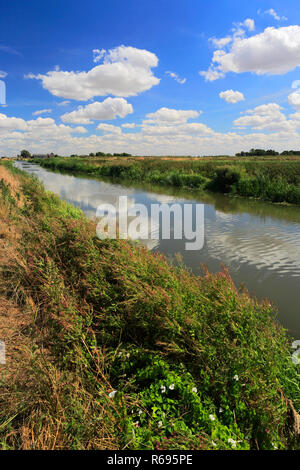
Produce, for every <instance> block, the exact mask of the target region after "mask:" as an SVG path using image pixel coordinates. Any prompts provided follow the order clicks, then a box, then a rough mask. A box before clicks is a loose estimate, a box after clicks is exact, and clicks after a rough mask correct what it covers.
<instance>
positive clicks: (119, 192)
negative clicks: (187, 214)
mask: <svg viewBox="0 0 300 470" xmlns="http://www.w3.org/2000/svg"><path fill="white" fill-rule="evenodd" d="M25 169H26V171H30V172H31V171H32V170H37V171H35V173H36V175H37V176H38V177H39V178H40V179H41V180H42V181H43V182H44V185H45V187H46V189H48V190H50V191H53V192H54V193H56V194H59V195H60V197H62V198H63V199H65V200H67V201H69V202H71V203H72V204H74V205H76V206H77V207H80V208H81V209H82V210H83V211H84V213H85V214H86V215H87V216H88V217H90V218H93V217H95V216H96V210H97V207H98V206H99V205H100V204H103V203H108V204H112V205H114V206H116V208H117V209H118V198H119V196H128V206H129V207H132V206H133V205H134V204H137V203H139V204H140V203H142V204H145V205H146V206H147V207H148V209H149V216H150V206H151V204H153V203H166V204H174V203H177V204H184V203H193V201H190V200H184V199H182V198H179V197H174V196H170V195H164V194H156V193H152V192H144V191H141V190H137V189H134V188H127V187H124V186H121V185H117V184H113V185H112V184H109V183H106V182H103V181H99V180H93V179H87V178H78V177H75V176H71V175H65V174H60V173H53V172H49V171H47V170H44V169H41V168H37V167H28V166H27V167H26V168H25ZM149 227H151V224H150V223H149ZM158 231H159V226H157V227H152V233H151V235H152V236H153V235H156V234H157V232H158ZM149 235H150V233H149ZM149 238H150V237H149ZM205 240H206V244H205V249H204V250H205V251H206V252H205V253H203V250H202V252H200V253H194V258H195V259H198V260H199V261H198V263H200V261H202V260H203V259H205V261H206V260H207V259H208V258H212V259H218V260H222V261H223V262H224V263H225V264H227V265H228V266H230V265H232V264H237V263H242V264H248V265H252V266H255V267H256V268H259V269H261V268H266V269H267V270H268V271H270V272H274V271H276V272H278V273H279V274H280V275H286V274H289V275H291V276H299V275H300V226H299V224H297V223H289V222H286V221H282V220H278V221H277V220H276V219H274V218H269V217H265V218H264V219H263V220H262V218H261V217H260V216H255V215H249V214H247V213H241V214H232V213H225V212H222V211H220V210H215V209H214V206H213V205H211V204H207V205H206V207H205ZM143 242H144V243H145V244H146V245H147V246H148V247H149V248H150V249H153V248H157V247H158V246H159V245H163V246H164V247H165V246H166V244H165V243H162V241H161V240H149V241H145V240H144V241H143ZM171 243H173V246H175V244H176V247H177V251H184V240H176V243H175V241H174V240H172V241H170V242H169V249H170V252H172V251H173V249H172V246H171Z"/></svg>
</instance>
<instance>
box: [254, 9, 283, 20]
mask: <svg viewBox="0 0 300 470" xmlns="http://www.w3.org/2000/svg"><path fill="white" fill-rule="evenodd" d="M257 14H258V15H270V16H272V17H273V18H274V19H275V20H276V21H287V17H286V16H279V15H278V13H277V12H276V11H275V10H274V8H270V9H269V10H265V11H263V12H262V11H261V10H258V11H257Z"/></svg>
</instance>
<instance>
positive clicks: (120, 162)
mask: <svg viewBox="0 0 300 470" xmlns="http://www.w3.org/2000/svg"><path fill="white" fill-rule="evenodd" d="M33 161H36V162H37V163H39V164H40V165H42V166H44V167H46V168H50V169H53V170H64V171H71V172H76V173H82V174H88V175H91V176H98V177H110V178H116V179H119V180H124V181H132V182H135V181H136V182H144V183H151V184H157V185H166V186H173V187H178V188H188V189H191V190H195V189H197V190H210V191H215V192H222V193H228V194H230V195H238V196H243V197H254V198H258V199H263V200H266V201H271V202H277V203H282V202H287V203H291V204H300V160H299V157H297V158H296V157H290V156H285V157H284V156H281V157H276V158H275V159H274V157H270V156H269V157H257V158H256V159H253V158H246V157H243V158H242V157H241V158H236V157H213V158H181V159H176V158H175V159H171V158H151V157H145V158H139V157H128V158H125V157H124V158H108V157H102V158H93V157H90V158H89V157H87V158H84V159H83V158H80V157H77V158H71V157H67V158H49V159H45V160H43V161H42V160H39V159H36V160H33Z"/></svg>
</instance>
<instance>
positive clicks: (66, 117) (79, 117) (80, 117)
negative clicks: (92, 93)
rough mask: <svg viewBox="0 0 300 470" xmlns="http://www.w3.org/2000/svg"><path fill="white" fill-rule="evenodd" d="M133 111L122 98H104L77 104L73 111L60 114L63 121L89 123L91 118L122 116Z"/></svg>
mask: <svg viewBox="0 0 300 470" xmlns="http://www.w3.org/2000/svg"><path fill="white" fill-rule="evenodd" d="M131 113H133V108H132V105H131V104H130V103H128V102H127V101H126V100H125V99H124V98H106V99H105V100H104V101H102V102H98V101H96V102H94V103H91V104H88V105H86V106H79V107H78V108H77V109H76V110H75V111H72V112H71V113H66V114H63V115H62V116H61V119H62V121H63V122H70V123H73V124H91V123H92V121H93V120H98V121H102V120H111V119H116V117H121V118H124V117H125V116H127V114H131Z"/></svg>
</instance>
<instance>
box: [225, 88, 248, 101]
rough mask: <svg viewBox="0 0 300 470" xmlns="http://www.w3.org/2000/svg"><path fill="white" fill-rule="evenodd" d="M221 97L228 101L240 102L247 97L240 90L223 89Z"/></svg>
mask: <svg viewBox="0 0 300 470" xmlns="http://www.w3.org/2000/svg"><path fill="white" fill-rule="evenodd" d="M219 96H220V98H221V99H223V100H225V101H226V102H227V103H238V102H239V101H244V100H245V97H244V95H243V93H241V92H240V91H233V90H226V91H221V93H220V94H219Z"/></svg>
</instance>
